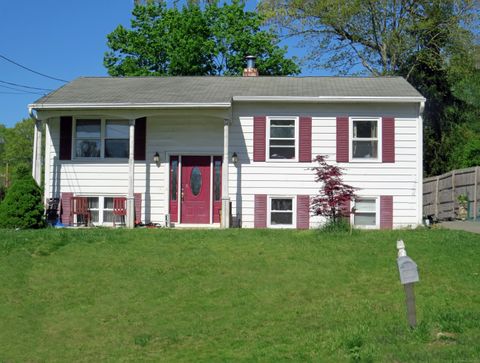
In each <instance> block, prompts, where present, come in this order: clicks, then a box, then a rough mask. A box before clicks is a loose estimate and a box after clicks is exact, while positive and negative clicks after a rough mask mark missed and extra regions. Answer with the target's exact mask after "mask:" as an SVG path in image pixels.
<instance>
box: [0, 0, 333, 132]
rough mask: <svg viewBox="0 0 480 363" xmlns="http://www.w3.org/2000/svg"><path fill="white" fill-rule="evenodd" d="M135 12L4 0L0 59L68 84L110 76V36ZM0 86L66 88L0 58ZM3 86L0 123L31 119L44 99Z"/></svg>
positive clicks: (116, 6) (84, 3) (104, 4)
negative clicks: (33, 107)
mask: <svg viewBox="0 0 480 363" xmlns="http://www.w3.org/2000/svg"><path fill="white" fill-rule="evenodd" d="M255 5H256V1H248V2H247V7H248V8H249V9H252V8H254V7H255ZM132 7H133V0H73V1H61V0H41V1H39V0H16V1H7V0H2V1H1V2H0V37H1V42H0V55H3V56H5V57H8V58H10V59H12V60H14V61H16V62H18V63H20V64H22V65H24V66H26V67H29V68H31V69H34V70H36V71H38V72H41V73H44V74H47V75H50V76H52V77H56V78H60V79H65V80H72V79H75V78H77V77H79V76H104V75H107V72H106V70H105V68H104V67H103V54H104V52H105V51H106V50H107V47H106V35H107V34H108V33H110V32H111V31H112V30H113V29H115V27H116V26H117V25H118V24H122V25H124V26H129V24H130V18H131V10H132ZM286 44H287V45H289V55H297V56H301V55H302V54H303V51H302V50H300V49H295V48H294V46H293V45H294V44H295V41H291V40H290V41H289V42H288V43H286ZM322 74H326V73H325V72H324V71H311V70H304V73H303V75H322ZM0 81H4V82H11V83H17V84H22V85H27V86H32V87H39V88H51V89H55V88H58V87H60V86H61V85H62V84H63V83H62V82H58V81H54V80H51V79H48V78H45V77H42V76H39V75H36V74H33V73H31V72H28V71H26V70H24V69H21V68H19V67H18V66H15V65H13V64H11V63H8V62H7V61H5V60H4V59H0ZM0 85H1V87H0V106H1V107H0V123H3V124H4V125H6V126H8V127H11V126H13V125H14V124H15V123H16V122H18V121H20V120H21V119H22V118H25V117H28V110H27V105H28V104H29V103H31V102H33V101H35V100H36V99H37V98H39V97H41V94H31V93H22V92H19V91H16V90H12V89H11V88H7V87H12V86H11V85H9V84H5V83H0ZM14 88H16V87H14ZM25 90H26V89H25ZM31 91H33V92H37V91H36V90H31ZM38 92H41V91H38Z"/></svg>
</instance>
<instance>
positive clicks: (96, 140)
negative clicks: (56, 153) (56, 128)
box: [74, 119, 129, 158]
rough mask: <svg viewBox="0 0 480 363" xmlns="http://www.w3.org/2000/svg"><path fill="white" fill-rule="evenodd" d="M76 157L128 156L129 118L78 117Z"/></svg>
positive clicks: (75, 133) (75, 131) (75, 135)
mask: <svg viewBox="0 0 480 363" xmlns="http://www.w3.org/2000/svg"><path fill="white" fill-rule="evenodd" d="M74 138H75V150H74V153H75V155H74V156H75V157H77V158H128V154H129V124H128V121H127V120H101V119H76V122H75V128H74Z"/></svg>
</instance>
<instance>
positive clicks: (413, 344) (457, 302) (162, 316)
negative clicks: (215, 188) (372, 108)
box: [0, 229, 480, 362]
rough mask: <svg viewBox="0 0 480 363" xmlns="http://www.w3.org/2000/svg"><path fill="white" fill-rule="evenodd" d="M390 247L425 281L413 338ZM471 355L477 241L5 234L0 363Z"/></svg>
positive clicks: (392, 235) (479, 281)
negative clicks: (403, 249)
mask: <svg viewBox="0 0 480 363" xmlns="http://www.w3.org/2000/svg"><path fill="white" fill-rule="evenodd" d="M397 238H403V239H404V241H405V243H406V245H407V251H408V253H409V255H410V256H411V257H412V258H413V259H414V260H415V261H416V262H417V263H418V266H419V270H420V279H421V281H420V283H418V284H417V285H416V287H415V291H416V298H417V308H418V321H419V326H418V327H417V328H416V329H415V330H410V329H409V328H408V327H407V323H406V316H405V315H406V314H405V303H404V292H403V288H402V286H401V285H400V283H399V277H398V272H397V267H396V248H395V241H396V239H397ZM439 333H442V334H440V335H439ZM479 342H480V236H479V235H474V234H469V233H464V232H456V231H446V230H414V231H390V232H358V231H354V234H353V236H349V235H348V234H344V233H336V234H335V233H319V232H318V231H303V232H302V231H273V230H227V231H213V230H194V231H187V230H150V229H143V230H132V231H129V230H105V229H92V230H43V231H1V233H0V362H4V361H5V362H55V361H61V362H73V361H75V362H82V361H84V362H92V361H95V362H99V361H111V362H116V361H204V362H212V361H214V362H215V361H275V362H276V361H285V360H292V361H319V362H349V361H353V362H356V361H362V362H363V361H367V362H368V361H370V362H415V361H418V362H427V361H429V362H442V361H447V362H452V361H462V362H480V344H479Z"/></svg>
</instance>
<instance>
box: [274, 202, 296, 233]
mask: <svg viewBox="0 0 480 363" xmlns="http://www.w3.org/2000/svg"><path fill="white" fill-rule="evenodd" d="M294 202H295V200H294V198H293V197H271V198H270V201H269V203H270V208H269V209H270V213H269V217H268V218H269V225H270V226H271V227H293V226H294V222H295V221H294V219H295V213H294Z"/></svg>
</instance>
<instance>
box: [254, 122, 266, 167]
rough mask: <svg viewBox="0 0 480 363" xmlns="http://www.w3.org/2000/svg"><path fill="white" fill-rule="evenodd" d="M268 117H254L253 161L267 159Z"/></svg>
mask: <svg viewBox="0 0 480 363" xmlns="http://www.w3.org/2000/svg"><path fill="white" fill-rule="evenodd" d="M266 130H267V118H266V117H265V116H254V117H253V161H265V151H266V150H265V145H266V136H267V135H266Z"/></svg>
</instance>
